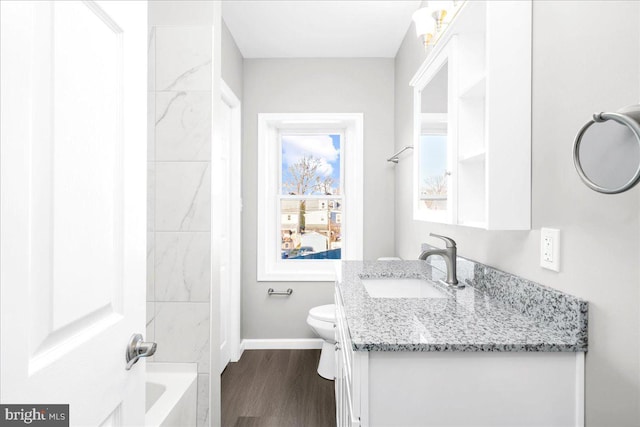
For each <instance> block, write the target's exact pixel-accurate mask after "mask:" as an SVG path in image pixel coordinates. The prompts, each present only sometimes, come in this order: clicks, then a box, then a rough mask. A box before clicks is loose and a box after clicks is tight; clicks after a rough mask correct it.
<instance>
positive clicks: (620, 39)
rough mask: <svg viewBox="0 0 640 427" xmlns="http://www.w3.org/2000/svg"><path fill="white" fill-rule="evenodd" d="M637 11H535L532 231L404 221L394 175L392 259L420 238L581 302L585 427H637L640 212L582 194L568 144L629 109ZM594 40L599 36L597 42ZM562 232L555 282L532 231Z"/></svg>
mask: <svg viewBox="0 0 640 427" xmlns="http://www.w3.org/2000/svg"><path fill="white" fill-rule="evenodd" d="M639 9H640V3H637V2H611V1H607V2H603V1H598V2H595V1H594V2H534V5H533V136H532V161H533V168H532V186H533V188H532V198H533V199H532V218H533V224H532V230H531V231H527V232H488V231H482V230H475V229H471V228H464V227H455V226H446V225H437V224H430V223H426V222H417V221H413V220H412V216H411V161H408V160H405V161H404V162H403V161H401V162H400V163H399V164H398V166H397V168H396V215H395V221H396V227H395V230H396V252H397V254H398V255H400V256H402V257H405V258H413V257H415V256H417V254H418V253H419V251H420V244H421V243H422V242H427V241H428V242H430V243H433V244H436V245H439V243H438V242H437V241H434V240H431V239H430V238H429V237H428V234H429V232H436V233H441V234H445V235H448V236H451V237H452V238H454V239H455V240H456V241H457V242H458V248H459V249H458V250H459V253H460V255H463V256H466V257H469V258H472V259H475V260H478V261H481V262H484V263H486V264H489V265H492V266H495V267H498V268H500V269H503V270H506V271H508V272H511V273H515V274H518V275H521V276H523V277H526V278H528V279H531V280H534V281H537V282H540V283H543V284H545V285H548V286H552V287H554V288H556V289H560V290H562V291H566V292H568V293H571V294H573V295H577V296H580V297H582V298H585V299H587V300H588V301H589V303H590V306H589V322H590V323H589V352H588V353H587V366H586V370H587V372H586V399H587V401H586V411H587V425H589V426H614V425H615V426H632V425H633V426H637V425H638V422H639V420H640V412H639V405H638V403H639V399H640V381H639V380H640V372H639V361H640V351H639V333H640V330H639V324H640V309H639V307H640V304H639V302H640V295H639V289H640V285H639V283H640V271H639V269H638V259H639V257H640V248H639V243H640V210H639V202H640V199H639V194H638V193H639V192H640V190H638V189H637V188H636V189H634V190H632V191H630V192H628V193H626V194H622V195H617V196H605V195H600V194H597V193H595V192H593V191H591V190H589V189H587V187H585V186H584V185H583V184H582V183H581V182H580V181H579V179H578V176H577V174H576V172H575V169H574V167H573V164H572V159H571V147H572V143H573V138H574V136H575V134H576V132H577V131H578V129H579V128H580V127H581V126H582V125H583V124H584V123H585V122H586V121H587V120H588V119H589V118H590V115H591V114H592V113H593V112H596V111H603V110H604V111H610V110H615V109H617V108H619V107H622V106H625V105H629V104H635V103H638V100H639V98H640V90H639V89H640V87H639V84H640V74H639V72H640V68H639V57H640V33H639V29H640V10H639ZM594 28H597V29H598V30H597V31H594ZM412 33H413V29H412V28H411V29H410V31H409V32H408V34H407V37H406V38H405V41H404V43H403V45H402V47H401V50H400V51H399V53H398V56H397V57H396V64H395V70H396V75H395V79H396V80H395V88H396V92H395V95H396V108H395V120H396V122H395V132H396V141H395V143H396V147H400V146H402V145H405V144H406V143H407V142H408V141H410V138H411V105H412V100H411V89H410V88H409V86H408V82H409V80H410V78H411V77H412V75H413V73H414V72H415V71H416V69H417V67H418V66H419V64H420V63H421V61H422V60H423V59H424V53H423V52H422V50H421V47H420V46H419V44H418V42H417V40H416V39H415V35H414V34H412ZM541 227H554V228H559V229H560V230H561V233H562V235H561V239H562V245H561V246H562V247H561V272H560V273H554V272H551V271H548V270H543V269H542V268H540V267H539V245H540V243H539V241H540V228H541Z"/></svg>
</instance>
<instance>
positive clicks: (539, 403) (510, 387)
mask: <svg viewBox="0 0 640 427" xmlns="http://www.w3.org/2000/svg"><path fill="white" fill-rule="evenodd" d="M336 319H337V321H336V326H337V327H336V341H337V343H336V371H337V373H336V381H335V388H336V415H337V426H338V427H354V426H358V427H360V426H361V427H381V426H386V427H390V426H404V427H410V426H444V425H446V426H460V427H462V426H467V427H468V426H471V425H483V426H509V427H517V426H546V427H554V426H557V427H560V426H562V427H567V426H583V425H584V353H572V352H560V353H553V352H406V351H404V352H403V351H399V352H388V351H372V352H367V351H353V349H352V344H351V337H350V334H349V329H348V327H347V323H346V318H345V312H344V308H343V304H342V301H341V299H340V292H339V291H338V290H336Z"/></svg>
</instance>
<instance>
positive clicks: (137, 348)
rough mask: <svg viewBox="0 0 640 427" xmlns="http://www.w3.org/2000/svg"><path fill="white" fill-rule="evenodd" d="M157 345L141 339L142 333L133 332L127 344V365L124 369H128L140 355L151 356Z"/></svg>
mask: <svg viewBox="0 0 640 427" xmlns="http://www.w3.org/2000/svg"><path fill="white" fill-rule="evenodd" d="M157 347H158V345H157V344H156V343H154V342H144V341H142V334H133V335H131V339H130V340H129V344H128V345H127V353H126V360H127V366H126V367H125V369H126V370H127V371H128V370H129V369H131V367H132V366H133V365H135V364H136V363H137V362H138V360H140V358H141V357H150V356H153V355H154V353H155V352H156V348H157Z"/></svg>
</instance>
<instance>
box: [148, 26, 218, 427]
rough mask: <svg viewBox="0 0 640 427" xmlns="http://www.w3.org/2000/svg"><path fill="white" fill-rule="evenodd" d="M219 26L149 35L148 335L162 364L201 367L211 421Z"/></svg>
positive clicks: (202, 406) (201, 418) (202, 405)
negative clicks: (214, 98)
mask: <svg viewBox="0 0 640 427" xmlns="http://www.w3.org/2000/svg"><path fill="white" fill-rule="evenodd" d="M212 37H213V34H212V29H211V28H210V27H195V26H157V27H152V28H151V30H150V34H149V79H148V81H149V87H148V100H149V104H148V107H149V110H148V111H149V123H148V135H149V141H148V148H149V151H148V162H149V163H148V173H149V177H148V195H149V196H148V197H149V199H148V245H147V260H148V262H147V337H148V339H152V340H154V341H156V342H157V343H158V350H157V352H156V355H155V356H154V358H153V359H154V361H156V362H191V363H197V364H198V401H197V421H198V426H199V427H200V426H208V425H209V374H210V366H209V358H210V354H209V351H210V349H209V347H210V345H209V332H210V331H209V328H210V324H211V322H210V317H209V316H210V311H211V310H210V295H209V292H210V284H211V179H210V174H211V125H212V113H211V105H212V102H211V93H212V69H211V61H212Z"/></svg>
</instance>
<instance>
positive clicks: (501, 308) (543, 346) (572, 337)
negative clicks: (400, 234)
mask: <svg viewBox="0 0 640 427" xmlns="http://www.w3.org/2000/svg"><path fill="white" fill-rule="evenodd" d="M432 258H433V257H432ZM434 265H435V264H434ZM461 267H462V268H461ZM458 269H459V272H458V280H460V281H462V282H463V283H466V287H465V288H464V289H461V290H455V289H452V288H450V287H445V285H442V284H438V286H440V289H444V290H445V291H446V293H447V297H446V298H372V297H370V296H369V294H368V292H367V290H366V289H365V287H364V285H363V284H362V281H361V279H366V278H387V277H404V278H422V279H428V280H432V281H434V282H437V281H438V280H441V279H445V277H446V275H445V274H444V273H443V272H442V271H441V270H440V269H438V268H436V267H434V266H433V265H432V264H430V263H427V262H425V261H419V260H417V261H343V262H342V263H341V269H340V270H341V271H339V273H338V280H337V285H336V287H337V292H338V293H339V297H340V298H341V301H342V303H343V305H344V311H345V316H346V321H347V325H348V327H349V332H350V336H351V340H352V344H353V349H354V350H355V351H547V352H559V351H573V352H581V351H586V350H587V303H586V302H585V301H583V300H580V299H578V298H575V297H573V296H571V295H568V294H565V293H562V292H559V291H557V290H554V289H551V288H548V287H545V286H542V285H539V284H536V283H533V282H529V281H527V280H525V279H521V278H518V277H517V276H513V275H510V274H508V273H504V272H501V271H499V270H495V269H492V268H491V267H488V266H484V265H482V264H477V263H473V262H471V261H469V260H465V259H462V258H459V259H458ZM472 285H473V286H472Z"/></svg>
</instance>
